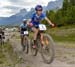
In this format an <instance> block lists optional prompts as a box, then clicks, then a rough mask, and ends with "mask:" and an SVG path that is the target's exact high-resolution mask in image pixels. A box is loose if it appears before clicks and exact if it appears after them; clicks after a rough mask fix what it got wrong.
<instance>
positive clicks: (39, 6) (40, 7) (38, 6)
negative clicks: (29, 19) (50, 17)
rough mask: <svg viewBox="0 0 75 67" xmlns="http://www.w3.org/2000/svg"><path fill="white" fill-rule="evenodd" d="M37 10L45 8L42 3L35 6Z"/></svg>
mask: <svg viewBox="0 0 75 67" xmlns="http://www.w3.org/2000/svg"><path fill="white" fill-rule="evenodd" d="M35 10H36V11H38V10H41V11H42V10H43V7H42V6H41V5H37V6H36V7H35Z"/></svg>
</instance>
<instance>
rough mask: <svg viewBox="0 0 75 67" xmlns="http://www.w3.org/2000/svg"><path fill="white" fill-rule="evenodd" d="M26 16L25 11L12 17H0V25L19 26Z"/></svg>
mask: <svg viewBox="0 0 75 67" xmlns="http://www.w3.org/2000/svg"><path fill="white" fill-rule="evenodd" d="M26 14H27V10H26V9H22V10H20V12H18V13H17V14H15V15H12V16H10V17H0V25H15V24H20V22H21V21H22V19H23V17H24V16H25V15H26Z"/></svg>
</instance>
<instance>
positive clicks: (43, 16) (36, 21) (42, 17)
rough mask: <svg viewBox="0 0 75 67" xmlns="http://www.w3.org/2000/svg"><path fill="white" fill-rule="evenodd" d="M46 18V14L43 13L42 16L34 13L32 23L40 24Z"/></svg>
mask: <svg viewBox="0 0 75 67" xmlns="http://www.w3.org/2000/svg"><path fill="white" fill-rule="evenodd" d="M44 18H45V14H43V13H41V14H40V16H38V15H37V14H36V13H34V14H33V15H32V17H31V20H32V21H31V23H32V24H33V25H34V26H38V25H39V24H40V21H41V20H43V19H44Z"/></svg>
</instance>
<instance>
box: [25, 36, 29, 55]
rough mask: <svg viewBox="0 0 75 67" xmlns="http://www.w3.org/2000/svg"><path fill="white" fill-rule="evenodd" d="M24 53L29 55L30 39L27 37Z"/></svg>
mask: <svg viewBox="0 0 75 67" xmlns="http://www.w3.org/2000/svg"><path fill="white" fill-rule="evenodd" d="M24 51H25V53H26V54H28V53H29V39H28V37H27V36H25V37H24Z"/></svg>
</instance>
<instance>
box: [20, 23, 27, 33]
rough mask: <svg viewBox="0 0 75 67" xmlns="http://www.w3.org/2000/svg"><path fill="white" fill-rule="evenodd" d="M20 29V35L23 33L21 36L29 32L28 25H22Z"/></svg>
mask: <svg viewBox="0 0 75 67" xmlns="http://www.w3.org/2000/svg"><path fill="white" fill-rule="evenodd" d="M20 28H21V30H20V33H21V34H24V31H26V30H27V25H26V24H21V25H20Z"/></svg>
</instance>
